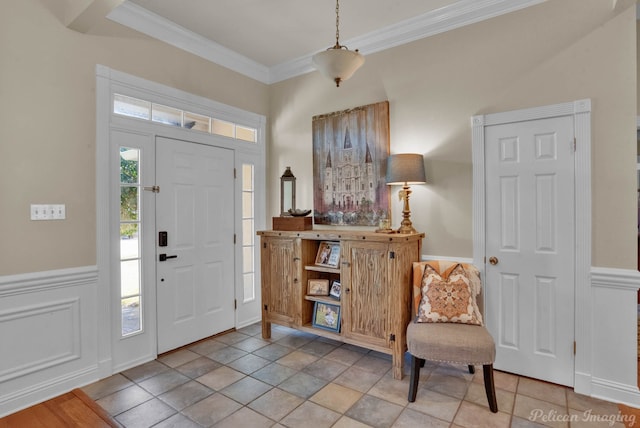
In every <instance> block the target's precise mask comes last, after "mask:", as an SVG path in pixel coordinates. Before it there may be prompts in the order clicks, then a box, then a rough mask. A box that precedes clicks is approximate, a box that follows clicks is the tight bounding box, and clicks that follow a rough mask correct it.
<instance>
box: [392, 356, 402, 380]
mask: <svg viewBox="0 0 640 428" xmlns="http://www.w3.org/2000/svg"><path fill="white" fill-rule="evenodd" d="M391 358H392V362H391V364H392V370H393V378H394V379H398V380H400V379H402V375H403V373H402V371H403V366H404V352H399V351H398V350H396V349H394V350H393V354H391Z"/></svg>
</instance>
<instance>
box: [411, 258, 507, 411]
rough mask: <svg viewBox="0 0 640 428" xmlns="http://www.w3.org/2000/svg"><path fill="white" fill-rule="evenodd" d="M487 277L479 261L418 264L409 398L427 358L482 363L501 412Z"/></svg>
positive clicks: (470, 366)
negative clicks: (486, 311) (485, 314)
mask: <svg viewBox="0 0 640 428" xmlns="http://www.w3.org/2000/svg"><path fill="white" fill-rule="evenodd" d="M482 303H483V302H482V282H481V280H480V273H479V272H478V269H476V267H475V266H473V265H470V264H465V263H456V262H449V261H429V262H416V263H414V264H413V305H412V308H413V311H414V317H413V321H412V322H411V323H410V324H409V326H408V327H407V347H408V350H409V353H410V354H411V379H410V382H409V397H408V399H409V401H410V402H414V401H415V399H416V394H417V390H418V379H419V377H420V368H421V367H423V366H424V362H425V360H429V361H436V362H446V363H453V364H463V365H466V366H468V369H469V372H470V373H474V372H475V369H474V366H476V365H481V366H482V369H483V373H484V387H485V391H486V393H487V400H488V402H489V408H490V409H491V411H492V412H494V413H496V412H497V411H498V403H497V400H496V391H495V385H494V381H493V362H494V360H495V354H496V350H495V343H494V341H493V338H492V337H491V335H490V334H489V332H488V331H487V329H486V328H485V327H484V324H483V321H482V312H481V310H482V308H483V304H482Z"/></svg>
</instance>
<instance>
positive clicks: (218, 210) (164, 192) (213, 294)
mask: <svg viewBox="0 0 640 428" xmlns="http://www.w3.org/2000/svg"><path fill="white" fill-rule="evenodd" d="M233 169H234V154H233V151H232V150H228V149H222V148H217V147H212V146H207V145H203V144H196V143H190V142H186V141H180V140H174V139H169V138H163V137H157V138H156V185H158V186H159V187H160V192H159V193H158V194H157V197H156V245H157V247H156V252H157V254H156V256H157V258H156V263H157V274H156V278H157V279H156V281H157V286H156V287H157V319H158V353H162V352H166V351H168V350H171V349H175V348H177V347H179V346H182V345H185V344H188V343H191V342H194V341H197V340H200V339H202V338H205V337H208V336H211V335H213V334H216V333H220V332H222V331H225V330H228V329H230V328H233V327H234V323H235V321H234V253H235V250H234V225H233V223H234V199H233V197H234V178H233V174H234V172H233ZM160 232H166V237H167V239H166V241H167V242H166V246H160V244H161V242H160V239H159V237H160V235H159V234H160ZM163 254H164V255H165V256H162V255H163ZM165 257H166V259H165Z"/></svg>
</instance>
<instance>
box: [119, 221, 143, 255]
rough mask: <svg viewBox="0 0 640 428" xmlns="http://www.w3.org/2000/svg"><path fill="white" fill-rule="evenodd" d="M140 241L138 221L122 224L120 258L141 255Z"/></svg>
mask: <svg viewBox="0 0 640 428" xmlns="http://www.w3.org/2000/svg"><path fill="white" fill-rule="evenodd" d="M139 242H140V241H139V240H138V224H137V223H123V224H120V260H126V259H135V258H138V257H140V247H139V245H138V244H139Z"/></svg>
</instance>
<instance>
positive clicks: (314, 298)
mask: <svg viewBox="0 0 640 428" xmlns="http://www.w3.org/2000/svg"><path fill="white" fill-rule="evenodd" d="M304 299H305V300H310V301H312V302H321V303H328V304H330V305H337V306H340V300H338V299H334V298H333V297H329V296H310V295H308V294H307V295H306V296H304Z"/></svg>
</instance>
